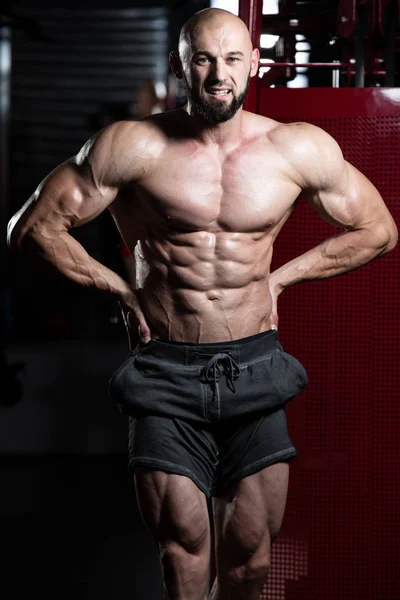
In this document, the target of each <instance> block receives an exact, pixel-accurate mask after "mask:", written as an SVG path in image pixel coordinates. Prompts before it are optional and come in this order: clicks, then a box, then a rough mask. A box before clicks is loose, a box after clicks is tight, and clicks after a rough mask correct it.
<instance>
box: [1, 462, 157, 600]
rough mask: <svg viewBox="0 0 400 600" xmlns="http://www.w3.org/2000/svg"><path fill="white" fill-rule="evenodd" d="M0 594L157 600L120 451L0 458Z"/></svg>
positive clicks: (151, 561) (153, 563) (151, 549)
mask: <svg viewBox="0 0 400 600" xmlns="http://www.w3.org/2000/svg"><path fill="white" fill-rule="evenodd" d="M0 472H1V494H0V509H1V511H0V512H1V520H2V526H1V540H2V544H1V545H2V549H3V559H2V569H1V571H2V576H1V590H2V591H1V596H2V598H3V599H4V600H8V599H10V600H11V599H20V598H21V599H22V598H27V597H31V596H34V597H38V598H46V599H47V598H49V599H50V598H57V599H61V598H68V599H74V600H75V599H76V600H80V599H82V600H83V599H85V600H86V599H87V600H89V599H90V600H92V599H93V600H94V599H96V600H102V599H104V600H105V599H107V600H110V599H113V600H125V599H126V600H127V599H130V600H132V599H135V600H153V599H154V600H158V599H160V598H161V597H162V593H161V578H160V572H159V566H158V559H157V553H156V549H155V546H154V544H153V540H152V538H151V537H150V535H149V533H148V532H147V530H146V529H145V527H144V525H143V524H142V522H141V519H140V516H139V513H138V508H137V504H136V499H135V493H134V485H133V481H132V478H131V477H130V474H129V472H128V469H127V465H126V456H124V455H114V456H98V457H88V456H86V457H84V456H65V455H64V456H54V457H51V456H42V457H40V456H35V457H33V456H31V457H29V456H26V457H24V456H18V457H8V458H6V457H4V456H3V457H2V459H1V471H0Z"/></svg>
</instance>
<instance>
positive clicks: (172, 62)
mask: <svg viewBox="0 0 400 600" xmlns="http://www.w3.org/2000/svg"><path fill="white" fill-rule="evenodd" d="M169 66H170V67H171V71H172V72H173V74H174V75H175V77H176V78H177V79H183V74H182V62H181V59H180V58H179V54H178V53H177V52H175V50H173V51H172V52H170V53H169Z"/></svg>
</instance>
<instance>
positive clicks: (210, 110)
mask: <svg viewBox="0 0 400 600" xmlns="http://www.w3.org/2000/svg"><path fill="white" fill-rule="evenodd" d="M250 81H251V77H250V73H249V76H248V77H247V82H246V87H245V89H244V91H243V92H242V93H241V94H239V96H233V98H232V102H231V103H230V104H229V106H225V105H224V104H223V103H222V102H221V105H220V106H218V105H217V104H213V103H211V102H208V101H207V100H205V99H204V98H201V97H200V96H198V95H197V94H196V93H193V91H192V90H191V89H189V86H188V84H187V81H186V77H185V76H184V77H183V84H184V87H185V92H186V96H187V98H188V100H189V102H190V103H191V105H192V106H193V108H194V110H195V112H196V114H198V115H201V116H202V117H204V118H205V120H206V121H208V123H210V125H218V123H225V122H226V121H229V119H232V117H233V116H234V115H235V114H236V113H237V111H238V110H239V108H240V107H241V106H242V104H243V102H244V101H245V100H246V98H247V94H248V92H249V86H250ZM215 83H217V82H215ZM218 84H220V82H218Z"/></svg>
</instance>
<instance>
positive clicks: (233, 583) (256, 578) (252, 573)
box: [221, 547, 271, 588]
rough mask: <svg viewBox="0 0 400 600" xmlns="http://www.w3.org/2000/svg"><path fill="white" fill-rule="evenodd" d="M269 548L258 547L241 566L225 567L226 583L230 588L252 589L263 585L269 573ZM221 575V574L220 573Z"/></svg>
mask: <svg viewBox="0 0 400 600" xmlns="http://www.w3.org/2000/svg"><path fill="white" fill-rule="evenodd" d="M270 566H271V561H270V551H269V548H266V547H260V548H259V549H258V550H257V551H256V552H255V553H254V554H253V555H252V556H250V557H249V558H247V559H246V560H245V561H244V562H242V564H231V565H229V566H227V569H226V571H225V574H224V578H225V581H226V583H227V584H228V585H229V586H230V587H245V588H247V587H249V586H250V587H252V586H255V585H256V586H257V585H263V584H264V583H265V581H266V579H267V577H268V573H269V571H270ZM221 575H222V573H221Z"/></svg>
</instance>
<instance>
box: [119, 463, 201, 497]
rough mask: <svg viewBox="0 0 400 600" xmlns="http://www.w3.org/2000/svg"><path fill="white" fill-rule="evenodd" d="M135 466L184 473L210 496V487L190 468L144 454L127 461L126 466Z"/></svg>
mask: <svg viewBox="0 0 400 600" xmlns="http://www.w3.org/2000/svg"><path fill="white" fill-rule="evenodd" d="M135 467H147V468H149V469H151V470H152V471H164V472H165V473H172V474H175V475H184V476H185V477H189V479H191V480H192V481H193V483H194V484H196V485H197V487H198V488H199V490H200V491H202V492H203V493H204V494H205V495H206V496H207V498H210V496H211V489H210V488H207V487H206V486H205V485H204V483H202V481H200V479H199V478H198V477H196V475H195V474H194V473H193V471H191V470H190V469H186V467H182V465H177V464H175V463H172V462H169V461H167V460H161V459H158V458H156V459H154V458H151V457H150V456H149V457H146V456H141V457H137V458H131V459H130V460H129V463H128V468H130V469H134V468H135Z"/></svg>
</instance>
